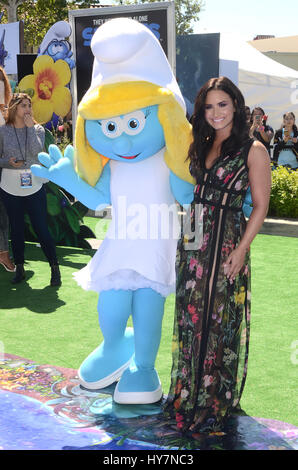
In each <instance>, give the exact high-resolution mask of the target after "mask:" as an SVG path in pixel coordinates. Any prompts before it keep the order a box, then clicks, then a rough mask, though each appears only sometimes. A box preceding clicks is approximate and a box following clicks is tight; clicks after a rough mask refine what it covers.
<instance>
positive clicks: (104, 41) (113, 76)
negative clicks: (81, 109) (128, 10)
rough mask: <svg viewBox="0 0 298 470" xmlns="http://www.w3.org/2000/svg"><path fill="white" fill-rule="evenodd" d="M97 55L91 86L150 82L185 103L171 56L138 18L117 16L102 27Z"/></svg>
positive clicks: (96, 42) (95, 49) (93, 45)
mask: <svg viewBox="0 0 298 470" xmlns="http://www.w3.org/2000/svg"><path fill="white" fill-rule="evenodd" d="M91 50H92V52H93V55H94V63H93V72H92V81H91V86H90V88H89V90H88V91H91V90H93V89H94V88H97V87H98V86H102V85H107V84H111V83H119V82H128V81H146V82H150V83H153V84H155V85H158V86H160V87H163V88H167V89H168V90H170V91H172V92H173V94H174V96H175V98H176V100H177V101H178V103H179V104H180V105H181V106H182V108H183V109H184V110H185V103H184V99H183V97H182V94H181V91H180V89H179V86H178V84H177V82H176V79H175V77H174V74H173V71H172V69H171V67H170V64H169V62H168V59H167V57H166V55H165V53H164V51H163V49H162V47H161V45H160V43H159V41H158V39H157V38H156V37H155V36H154V34H153V33H152V32H151V31H150V29H149V28H148V27H146V26H144V25H143V24H141V23H139V22H138V21H135V20H132V19H130V18H115V19H112V20H109V21H107V22H106V23H104V24H103V25H102V26H100V27H99V28H98V29H97V30H96V32H95V34H94V35H93V38H92V40H91Z"/></svg>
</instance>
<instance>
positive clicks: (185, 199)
mask: <svg viewBox="0 0 298 470" xmlns="http://www.w3.org/2000/svg"><path fill="white" fill-rule="evenodd" d="M170 186H171V190H172V193H173V195H174V197H175V199H176V201H178V202H179V204H181V206H183V204H190V203H191V202H192V201H193V198H194V185H193V184H191V183H188V182H187V181H184V180H182V179H181V178H179V176H177V175H175V174H174V173H173V172H172V171H170Z"/></svg>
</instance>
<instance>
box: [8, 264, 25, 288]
mask: <svg viewBox="0 0 298 470" xmlns="http://www.w3.org/2000/svg"><path fill="white" fill-rule="evenodd" d="M15 272H16V274H15V276H14V278H13V279H12V280H11V282H12V284H19V282H21V281H23V279H25V270H24V265H23V264H17V265H16V271H15Z"/></svg>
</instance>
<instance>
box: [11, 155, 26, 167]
mask: <svg viewBox="0 0 298 470" xmlns="http://www.w3.org/2000/svg"><path fill="white" fill-rule="evenodd" d="M9 164H10V165H11V166H13V167H14V168H21V167H22V166H24V161H23V160H16V159H15V157H11V158H10V159H9Z"/></svg>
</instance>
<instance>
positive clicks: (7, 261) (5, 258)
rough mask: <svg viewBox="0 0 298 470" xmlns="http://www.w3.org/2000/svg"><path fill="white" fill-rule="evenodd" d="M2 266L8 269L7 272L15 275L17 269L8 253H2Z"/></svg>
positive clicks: (0, 252)
mask: <svg viewBox="0 0 298 470" xmlns="http://www.w3.org/2000/svg"><path fill="white" fill-rule="evenodd" d="M0 264H2V266H3V267H4V269H6V271H8V272H10V273H13V272H15V270H16V267H15V265H14V263H13V262H12V260H11V259H10V257H9V253H8V251H0Z"/></svg>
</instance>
